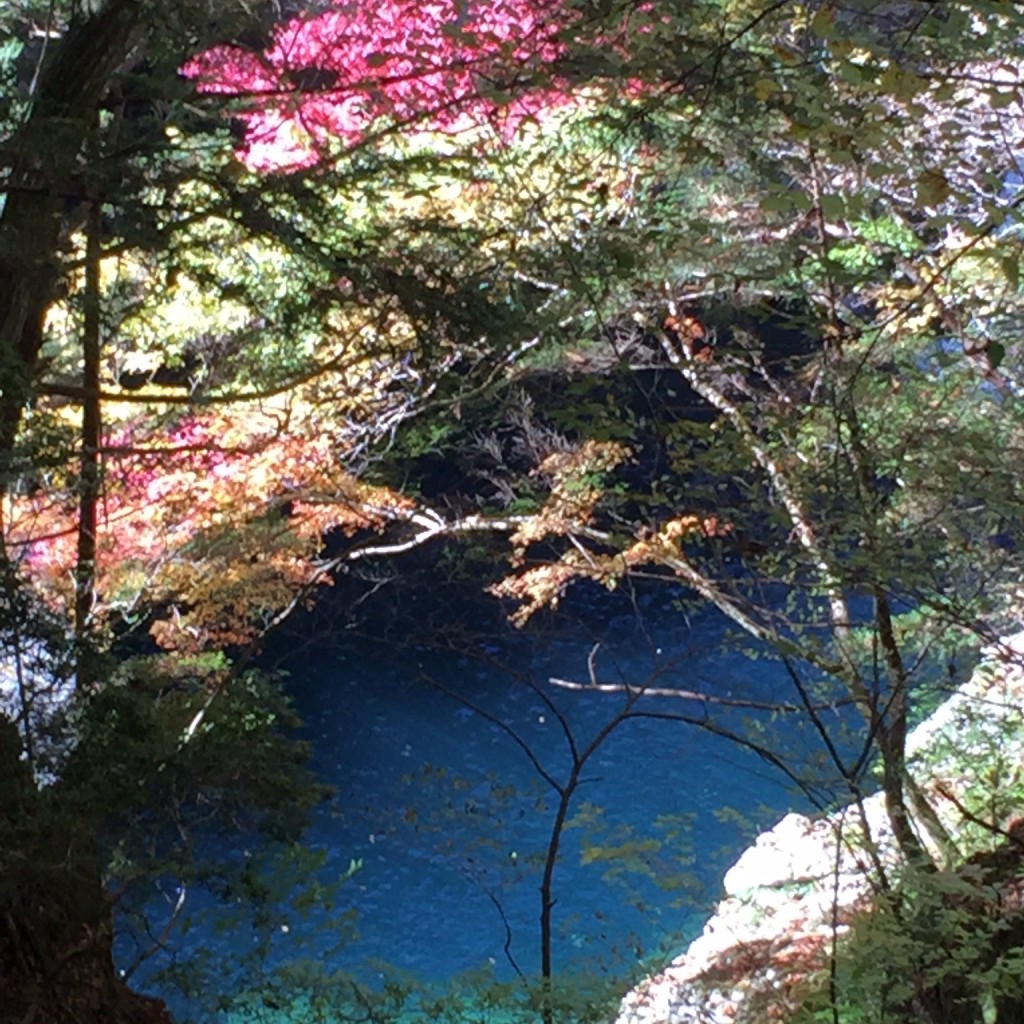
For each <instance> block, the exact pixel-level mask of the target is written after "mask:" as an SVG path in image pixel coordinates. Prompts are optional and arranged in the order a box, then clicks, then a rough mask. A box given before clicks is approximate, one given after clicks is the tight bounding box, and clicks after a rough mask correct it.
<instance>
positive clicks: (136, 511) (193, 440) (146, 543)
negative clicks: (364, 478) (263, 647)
mask: <svg viewBox="0 0 1024 1024" xmlns="http://www.w3.org/2000/svg"><path fill="white" fill-rule="evenodd" d="M136 433H137V430H136V428H135V427H133V426H132V425H126V426H122V427H120V428H119V429H118V430H117V431H115V432H113V433H112V434H111V435H110V436H108V437H107V439H106V443H105V453H106V454H105V465H106V471H105V474H104V485H103V497H102V506H101V517H100V531H99V538H98V550H97V566H96V589H97V591H98V593H99V594H100V595H102V596H103V603H102V604H101V605H99V606H98V610H99V613H100V614H102V613H104V612H107V613H109V611H110V610H112V609H118V610H120V611H122V612H130V611H131V610H132V609H133V608H134V606H135V605H136V603H137V602H138V601H139V598H140V596H141V595H142V594H143V593H145V596H146V601H147V602H148V603H149V604H151V605H156V606H157V607H160V606H163V607H164V611H163V612H162V613H161V614H160V615H158V617H157V618H156V620H155V621H154V623H153V625H152V628H151V632H152V633H153V635H154V636H155V637H156V639H157V640H158V642H159V643H160V644H161V645H162V646H164V647H165V648H168V649H176V650H181V649H195V650H200V649H203V648H205V647H207V646H214V645H225V644H239V643H245V642H246V641H247V640H249V639H250V638H251V637H252V636H253V635H254V634H253V630H258V629H260V628H262V627H263V626H265V625H266V624H267V620H268V619H269V618H272V617H273V616H274V615H276V614H278V613H279V612H280V611H281V609H282V608H285V607H287V606H288V605H289V603H290V602H292V601H294V600H295V599H296V597H301V595H302V594H303V593H304V592H305V591H307V590H308V589H309V588H310V587H311V586H312V585H315V584H327V583H330V576H329V574H328V573H326V572H323V571H322V570H321V567H320V566H319V564H318V560H317V556H318V554H319V553H320V550H321V548H322V544H323V537H324V535H325V534H327V533H328V532H329V531H332V530H341V531H343V532H345V533H346V534H349V535H352V534H354V533H356V532H357V531H359V530H366V529H376V528H379V527H380V526H381V525H382V524H383V523H384V522H385V520H386V519H387V518H388V516H389V514H392V513H394V512H396V511H397V510H398V509H400V508H402V507H404V506H406V505H407V504H408V502H405V501H404V500H403V499H399V498H397V497H396V496H394V495H393V494H391V493H390V492H388V491H385V490H383V489H381V488H374V487H371V486H369V485H366V484H362V483H358V482H357V481H355V480H354V479H353V478H352V477H351V476H350V475H349V474H348V473H346V472H345V471H344V470H343V469H342V468H341V464H340V460H339V456H338V452H337V451H335V450H334V446H333V444H332V442H331V440H330V439H329V438H328V437H326V436H320V437H310V436H303V435H301V434H300V433H298V432H295V431H288V430H282V429H280V427H279V426H278V425H277V424H276V423H275V422H274V420H273V419H272V418H270V417H265V418H262V417H260V416H259V415H258V414H255V413H252V412H250V414H249V415H248V416H246V417H240V416H238V415H237V413H236V414H229V413H203V414H199V413H196V414H191V415H189V416H186V417H184V418H182V419H181V420H180V421H179V422H178V423H177V424H175V425H174V426H173V427H172V428H170V429H169V430H168V431H167V432H166V433H165V434H164V435H163V436H162V437H154V436H153V435H152V433H151V432H150V430H149V429H147V428H145V426H144V425H142V424H140V425H139V426H138V436H136ZM76 500H77V499H76V496H75V494H74V491H73V490H69V491H67V492H66V493H65V494H64V495H63V496H61V494H59V493H55V492H50V491H46V492H44V491H42V490H40V491H39V492H38V493H36V494H35V495H32V496H30V497H25V498H22V499H20V500H18V501H16V502H15V503H14V505H13V508H12V515H11V521H10V523H9V527H8V536H7V543H8V544H9V545H10V546H11V547H12V548H13V549H14V550H16V551H19V552H20V561H21V564H22V566H23V568H24V570H25V571H26V572H27V573H28V575H29V576H31V577H32V578H33V580H34V581H35V582H36V584H37V585H38V586H39V587H40V589H41V590H42V591H43V592H45V593H47V594H48V595H49V598H50V600H51V602H52V603H54V604H55V605H59V604H61V603H64V602H70V601H71V600H72V598H73V594H72V591H73V579H74V568H75V562H76V557H77V550H76V529H75V517H76V514H77V504H76Z"/></svg>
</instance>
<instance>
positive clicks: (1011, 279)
mask: <svg viewBox="0 0 1024 1024" xmlns="http://www.w3.org/2000/svg"><path fill="white" fill-rule="evenodd" d="M1000 264H1001V266H1002V269H1003V276H1004V277H1005V278H1006V281H1007V284H1009V286H1010V287H1011V288H1012V289H1013V290H1014V291H1016V290H1017V289H1018V288H1019V287H1020V259H1018V257H1017V256H1015V255H1014V254H1013V253H1007V254H1006V255H1004V256H1003V257H1002V259H1001V260H1000Z"/></svg>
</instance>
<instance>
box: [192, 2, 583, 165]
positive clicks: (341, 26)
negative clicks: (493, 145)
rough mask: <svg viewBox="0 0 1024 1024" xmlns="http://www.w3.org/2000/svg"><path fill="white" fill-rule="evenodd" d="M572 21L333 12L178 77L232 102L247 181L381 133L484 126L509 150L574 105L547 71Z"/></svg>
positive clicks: (420, 5) (495, 10)
mask: <svg viewBox="0 0 1024 1024" xmlns="http://www.w3.org/2000/svg"><path fill="white" fill-rule="evenodd" d="M576 20H577V15H575V13H568V14H567V13H562V12H560V10H559V7H558V6H556V5H552V4H549V3H546V2H545V0H427V2H422V0H377V2H373V3H370V2H365V0H362V2H348V3H339V4H338V6H336V7H335V8H334V9H332V10H329V11H327V12H325V13H322V14H319V15H316V16H314V17H311V18H305V19H302V18H299V19H295V20H293V21H290V22H288V23H287V24H284V25H282V26H280V27H279V28H278V29H277V30H276V31H275V32H274V35H273V39H272V42H271V45H270V46H269V48H268V49H267V50H266V51H265V52H263V53H255V52H252V51H249V50H244V49H242V48H240V47H235V46H218V47H215V48H214V49H212V50H208V51H207V52H205V53H203V54H200V55H199V56H198V57H196V58H195V59H193V60H192V61H190V62H189V63H188V64H187V65H186V66H185V68H184V73H185V74H186V75H188V76H190V77H193V78H196V79H198V80H199V83H200V88H201V89H203V90H205V91H207V92H212V93H220V94H225V95H235V96H238V97H239V98H240V100H241V101H242V109H241V113H240V116H241V117H242V119H243V120H244V122H245V126H246V137H245V145H244V148H243V150H242V152H241V154H240V155H241V157H242V159H244V161H245V163H246V164H247V165H248V167H249V168H250V169H251V170H254V171H258V172H259V171H272V170H282V169H291V170H294V169H299V168H303V167H309V166H312V165H313V164H315V163H317V162H318V161H319V159H320V157H321V152H322V150H323V147H324V145H325V144H326V143H327V142H328V140H330V139H332V138H337V139H340V140H342V141H344V142H346V143H348V144H350V145H351V144H355V143H358V142H360V141H362V140H364V139H365V138H366V137H367V135H368V133H370V132H371V131H372V129H373V128H374V126H375V125H379V124H381V123H395V122H398V123H400V124H408V125H411V126H415V127H416V128H418V129H420V130H429V131H437V132H444V133H455V132H460V131H464V130H467V129H472V128H477V127H481V126H492V127H493V128H494V129H495V130H496V131H497V132H498V134H499V135H500V137H501V138H502V139H503V140H504V141H508V140H509V139H510V138H511V137H512V136H513V135H514V133H515V132H516V131H517V129H518V128H519V126H520V125H521V124H522V123H523V122H524V121H525V120H527V119H529V118H538V117H540V116H542V115H543V113H544V112H545V111H547V110H552V109H556V108H558V107H562V106H565V105H567V104H570V103H572V102H573V95H572V90H571V88H570V86H569V84H568V83H567V82H566V81H565V80H564V78H559V77H558V76H557V75H555V74H552V73H551V69H552V67H553V66H554V65H555V64H556V63H557V62H558V61H559V60H560V59H561V58H563V57H565V55H566V52H567V48H566V45H565V42H564V38H563V36H564V33H565V31H566V29H567V28H568V27H570V26H571V25H572V24H573V23H574V22H576Z"/></svg>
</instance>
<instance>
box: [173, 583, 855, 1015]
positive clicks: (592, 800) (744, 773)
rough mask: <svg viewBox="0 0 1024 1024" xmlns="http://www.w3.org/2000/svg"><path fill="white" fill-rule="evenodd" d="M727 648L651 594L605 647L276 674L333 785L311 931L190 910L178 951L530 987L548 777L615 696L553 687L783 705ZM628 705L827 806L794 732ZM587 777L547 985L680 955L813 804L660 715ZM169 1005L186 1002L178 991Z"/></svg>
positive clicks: (705, 623) (551, 639)
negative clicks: (735, 874)
mask: <svg viewBox="0 0 1024 1024" xmlns="http://www.w3.org/2000/svg"><path fill="white" fill-rule="evenodd" d="M725 633H726V624H725V622H724V620H722V619H721V618H720V617H719V616H718V615H717V614H716V613H713V612H702V613H700V614H699V615H698V616H696V617H688V616H685V615H682V614H680V613H678V612H676V611H674V610H673V609H672V608H671V607H670V606H669V604H668V602H667V601H666V600H665V598H664V597H662V598H660V599H658V600H657V601H652V602H650V603H649V605H648V607H647V608H646V612H645V614H644V616H643V617H642V618H638V617H637V616H636V615H634V614H633V612H632V611H631V610H630V609H629V607H628V606H625V605H624V606H623V607H622V608H621V609H619V611H618V613H617V614H616V615H615V616H612V617H611V618H610V620H609V621H607V622H606V624H605V625H603V626H602V628H601V629H600V635H599V636H595V635H594V632H593V628H592V626H591V628H590V629H589V630H584V629H582V628H580V627H577V626H575V625H574V624H573V622H572V621H571V618H570V617H569V616H566V617H565V618H564V619H563V620H562V621H561V623H560V624H558V626H557V628H556V629H554V630H553V631H551V632H548V633H547V634H546V635H545V636H543V637H541V636H539V635H537V636H534V637H531V636H530V635H529V634H527V635H526V636H525V637H524V636H523V635H519V636H517V637H512V636H508V637H504V638H503V637H498V638H497V639H496V640H494V642H493V643H488V644H485V645H481V646H479V647H478V648H476V649H475V651H473V652H471V653H468V654H467V653H462V654H453V653H445V652H434V651H429V650H419V651H417V650H406V651H403V650H401V649H397V648H395V647H389V648H374V647H370V646H365V645H364V646H356V645H352V646H350V647H349V648H348V649H347V650H341V651H339V650H338V649H336V648H335V649H334V650H333V651H330V652H328V651H324V652H322V653H319V654H317V653H314V654H312V655H310V654H309V653H308V652H306V653H304V654H303V655H302V658H301V660H300V659H295V660H294V661H293V662H292V663H291V664H290V665H288V668H289V670H290V672H291V677H290V681H289V684H288V686H289V690H290V692H291V694H292V696H293V698H294V700H295V703H296V706H297V708H298V710H299V712H300V714H301V715H302V717H303V719H304V720H305V722H306V726H305V728H306V734H307V736H308V738H309V739H310V740H311V741H312V743H313V761H312V766H313V768H314V770H315V772H316V774H317V775H318V777H319V778H320V779H321V780H323V781H324V782H327V783H329V784H330V785H331V786H332V787H334V793H333V797H332V799H331V800H330V801H329V802H327V803H325V804H323V805H321V806H320V807H319V808H318V809H317V811H316V813H315V818H314V822H313V826H312V828H311V830H310V832H309V834H308V836H307V840H308V842H309V844H311V845H312V847H313V848H314V849H315V850H319V851H320V852H322V853H323V855H324V856H325V858H326V863H325V865H323V866H322V867H319V868H317V869H316V871H315V872H313V873H311V874H308V875H306V876H304V880H305V881H307V882H308V881H309V880H310V879H311V878H312V879H315V880H316V881H317V882H318V883H320V884H322V886H323V887H324V890H323V891H324V896H323V899H322V905H321V904H319V903H317V901H314V903H313V906H312V907H311V908H310V909H309V911H308V915H307V916H306V917H302V916H300V915H299V914H298V913H297V912H295V911H294V910H293V909H291V908H289V907H287V906H284V905H282V906H281V907H280V908H279V909H278V910H275V911H273V912H272V913H271V914H270V916H269V918H267V919H264V920H263V922H262V924H261V929H262V930H261V931H260V934H259V936H257V935H255V934H249V933H248V932H244V931H243V932H242V933H239V931H238V930H237V929H236V930H232V931H229V932H227V933H224V934H215V933H214V932H213V930H212V928H211V927H210V926H209V924H208V923H204V921H203V917H202V914H201V913H200V914H199V917H198V920H197V921H196V922H195V923H194V925H193V926H192V928H191V930H190V931H189V933H188V934H187V935H185V936H184V937H183V938H182V939H179V940H176V941H177V942H178V944H179V945H178V948H179V949H180V950H181V951H182V953H183V954H184V955H185V958H186V959H187V954H188V950H189V947H190V944H192V945H200V944H201V945H205V946H208V947H209V948H211V949H212V950H213V955H214V957H215V958H217V959H219V960H220V961H221V962H222V964H223V965H224V966H223V967H222V978H223V977H227V975H228V974H229V973H230V970H229V966H228V965H231V964H233V963H235V962H237V961H238V960H239V959H240V957H241V956H242V955H243V954H244V953H245V952H246V951H247V949H248V948H249V947H250V946H251V945H252V943H254V942H257V941H260V942H265V943H266V944H267V949H268V950H269V957H270V961H271V962H272V963H274V964H281V963H284V962H286V961H287V960H288V959H289V957H291V956H292V955H293V954H294V955H301V956H304V957H309V958H311V959H312V960H314V961H316V962H317V963H318V964H320V965H321V966H323V967H326V968H327V969H328V970H335V969H339V968H343V969H346V970H348V971H351V972H352V974H353V975H354V976H355V977H357V978H359V979H360V980H361V981H363V982H364V983H366V984H369V985H373V983H374V982H375V981H377V980H380V979H382V978H383V977H384V975H385V973H386V972H387V968H385V967H384V966H383V965H384V964H387V965H390V966H391V967H395V968H398V969H399V970H401V971H407V972H412V973H413V974H414V975H416V976H417V977H418V978H420V979H425V980H426V981H438V982H440V981H444V980H446V979H448V978H450V977H452V976H453V975H454V974H456V973H458V972H461V971H465V970H469V969H473V968H479V967H484V968H487V969H489V970H490V971H491V972H492V973H493V974H494V976H495V977H497V978H499V979H501V978H513V977H514V976H515V968H516V967H518V968H519V969H521V970H522V971H523V972H524V973H525V974H527V975H535V974H536V973H537V970H538V957H539V948H538V918H539V914H540V900H539V894H538V887H539V885H540V877H541V869H542V862H543V858H544V855H545V853H546V850H547V844H548V842H549V839H550V834H551V827H552V821H553V815H554V809H555V806H556V803H557V799H558V794H557V793H556V792H555V791H554V789H553V787H552V785H551V784H550V782H549V781H546V780H545V778H544V777H543V775H542V772H543V773H547V775H548V776H549V779H550V780H553V781H554V782H555V783H557V784H558V785H564V783H565V781H566V780H567V779H568V778H569V776H570V773H571V771H572V767H573V755H572V749H571V744H574V745H575V747H576V750H577V756H579V754H580V752H581V751H585V750H586V748H587V746H588V744H590V743H591V741H592V740H593V739H594V737H595V736H597V735H598V734H599V733H600V732H601V730H602V729H604V728H605V727H606V726H607V724H608V723H609V722H612V721H613V720H614V719H615V717H616V716H617V715H619V714H620V713H621V711H622V710H623V707H624V703H625V701H626V700H627V697H626V695H625V694H624V693H606V692H594V691H592V690H591V691H590V692H587V691H582V692H580V691H574V690H569V689H566V688H563V687H561V686H559V685H558V684H557V683H554V682H552V681H551V680H552V679H562V680H569V681H577V682H583V683H586V682H587V681H588V672H589V671H590V670H589V669H588V658H589V659H590V665H591V666H592V669H593V671H594V674H595V677H596V678H597V680H598V681H599V682H600V683H602V684H618V685H625V684H629V685H634V686H635V685H641V684H645V683H652V684H653V685H655V686H657V687H659V688H661V689H667V690H680V689H686V690H692V691H700V692H703V693H707V694H711V695H714V696H717V697H727V698H742V699H747V700H757V701H787V702H791V701H794V700H795V694H794V692H793V685H792V682H791V680H790V678H789V676H788V675H787V674H786V672H785V671H784V669H783V667H782V666H781V665H779V664H778V663H777V662H774V661H771V660H768V659H766V658H763V657H753V656H751V655H750V654H744V653H740V652H738V651H736V650H735V649H733V648H731V647H730V645H727V644H725V642H724V637H725ZM597 643H600V647H598V648H596V653H593V652H595V644H597ZM636 708H637V709H638V710H640V711H643V712H650V713H654V714H657V715H670V714H676V715H680V714H681V715H686V716H690V717H692V718H697V719H700V718H706V719H707V720H709V721H711V722H713V723H714V725H715V727H716V728H719V729H730V730H736V731H744V732H745V733H746V734H751V735H754V736H755V737H756V739H757V741H758V742H761V743H763V744H764V745H765V746H768V747H773V748H776V749H782V750H784V751H786V753H787V759H788V761H789V762H790V763H792V764H793V765H795V766H796V768H797V770H798V771H800V772H802V773H804V774H806V775H807V777H808V778H814V779H816V780H818V781H819V783H821V785H820V787H819V791H820V792H821V793H822V795H823V798H825V799H827V794H828V792H829V784H828V778H827V777H828V775H829V772H828V769H827V766H823V764H822V761H821V757H820V752H819V750H818V744H817V742H816V740H815V738H814V737H813V735H812V734H811V733H810V731H809V730H808V729H807V728H806V727H805V726H802V725H801V724H800V719H799V718H798V717H797V716H787V715H776V716H772V715H767V714H763V713H759V712H751V711H749V710H742V709H730V708H725V707H721V706H717V705H709V704H706V703H703V702H698V701H694V700H679V699H672V698H653V697H648V698H644V699H642V700H641V701H640V702H639V703H638V704H637V705H636ZM752 721H756V723H757V724H756V725H755V726H754V732H753V733H751V722H752ZM836 722H837V724H838V722H839V719H838V717H837V718H836ZM570 737H571V739H570ZM581 779H582V781H581V784H580V786H579V790H578V793H577V794H576V795H575V797H574V799H573V803H572V806H571V810H570V825H571V827H569V828H568V829H567V830H566V832H565V834H564V837H563V845H562V849H561V852H560V856H559V861H558V865H557V869H556V874H555V884H554V895H555V898H556V900H557V904H556V907H555V912H554V913H555V935H556V937H555V946H554V959H555V968H556V970H557V971H560V972H598V973H600V972H608V973H610V974H617V975H623V976H624V975H627V974H628V973H629V972H630V971H635V970H636V969H637V965H638V963H643V964H647V965H649V964H651V963H656V962H658V961H659V959H660V958H664V957H665V956H666V955H671V954H673V953H677V952H679V950H680V949H681V948H682V947H683V946H684V945H685V942H686V941H687V940H688V939H689V938H691V937H692V936H693V935H694V934H695V933H696V932H697V931H699V929H700V927H701V925H702V923H703V920H704V918H705V916H706V913H707V911H708V908H709V907H710V905H711V904H712V903H713V902H714V900H715V899H716V898H717V897H718V895H719V881H720V878H721V876H722V873H723V871H724V870H725V868H727V867H728V865H729V864H730V863H731V862H732V861H733V860H734V859H735V857H736V856H737V855H738V853H739V852H740V850H741V849H742V847H743V846H744V845H745V844H746V843H747V842H749V841H750V839H751V838H752V837H753V836H754V835H755V834H756V832H757V831H758V830H759V829H760V828H762V827H764V826H766V825H768V824H770V823H772V822H773V821H774V820H775V819H776V818H777V817H779V816H780V815H781V814H782V813H784V812H785V811H786V810H787V809H789V808H791V807H794V806H797V807H807V806H808V802H809V799H808V796H807V794H806V793H799V792H795V791H794V787H793V785H792V783H791V781H790V780H787V779H786V778H785V777H784V776H783V775H782V774H781V773H780V772H779V771H778V770H776V769H775V768H773V767H772V766H770V765H768V764H766V763H765V761H764V760H763V759H762V758H760V757H758V756H757V754H756V753H754V752H752V751H750V750H748V749H743V748H741V747H738V746H737V745H736V744H735V743H733V742H731V741H730V740H729V739H726V738H723V737H722V736H719V735H714V734H712V733H709V732H708V731H705V730H703V729H701V728H698V727H696V726H694V725H692V724H686V723H683V722H679V721H671V720H664V719H662V718H650V717H642V718H637V719H635V720H628V721H624V722H622V723H621V724H619V725H618V726H617V727H616V728H615V729H614V730H613V731H612V732H611V733H610V735H609V736H608V737H607V738H606V739H605V740H604V741H603V742H602V743H600V745H599V746H598V747H597V749H596V750H595V751H594V753H593V754H592V756H590V757H589V759H588V760H587V762H586V765H585V767H584V770H583V771H582V775H581ZM353 867H355V868H356V869H355V870H354V872H352V871H351V869H352V868H353ZM350 872H351V877H346V876H348V875H349V874H350ZM339 880H342V881H341V882H340V884H339V885H338V886H337V890H336V892H331V893H328V889H329V887H330V886H331V885H332V883H336V882H339ZM195 907H198V909H199V910H202V908H203V904H202V902H201V901H200V902H199V903H198V904H194V908H195ZM506 943H508V951H507V952H506V948H505V947H506ZM513 961H514V963H513ZM158 991H159V992H160V994H163V995H167V994H168V991H169V990H168V988H167V986H166V984H164V985H162V986H161V987H160V988H158ZM207 994H208V993H207ZM174 1006H175V1009H176V1010H178V1011H179V1012H181V1011H182V1010H187V1009H188V1008H189V1003H188V1000H185V1001H182V999H181V997H180V993H175V994H174Z"/></svg>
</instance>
